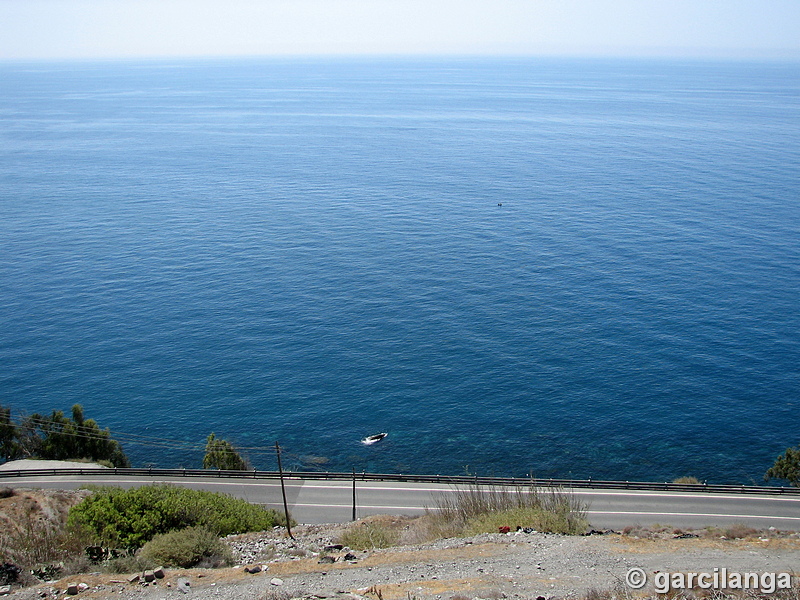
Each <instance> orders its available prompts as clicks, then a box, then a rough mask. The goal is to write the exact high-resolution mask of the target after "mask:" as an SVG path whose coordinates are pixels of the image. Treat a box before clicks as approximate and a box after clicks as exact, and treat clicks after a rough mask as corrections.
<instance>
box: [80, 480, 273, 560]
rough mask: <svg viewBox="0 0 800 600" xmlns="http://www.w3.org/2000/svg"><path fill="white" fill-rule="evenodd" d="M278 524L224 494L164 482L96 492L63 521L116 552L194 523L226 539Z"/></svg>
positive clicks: (270, 514)
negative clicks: (128, 488) (230, 535)
mask: <svg viewBox="0 0 800 600" xmlns="http://www.w3.org/2000/svg"><path fill="white" fill-rule="evenodd" d="M280 522H281V518H280V517H279V515H278V513H276V512H275V511H274V510H270V509H265V508H261V507H260V506H256V505H253V504H250V503H248V502H246V501H244V500H240V499H238V498H233V497H231V496H228V495H226V494H219V493H215V492H204V491H197V490H190V489H186V488H179V487H176V486H172V485H164V484H159V485H148V486H143V487H139V488H133V489H130V490H123V489H120V488H113V487H107V488H99V489H98V490H97V491H95V493H94V494H92V495H91V496H89V497H88V498H86V499H84V500H83V501H82V502H81V503H80V504H78V505H76V506H74V507H73V508H72V509H71V510H70V513H69V519H68V523H70V524H71V525H74V526H76V527H82V528H83V529H85V530H86V531H88V532H89V533H90V534H91V535H92V536H93V538H94V539H95V541H96V542H97V543H98V544H101V545H104V546H112V547H116V548H140V547H141V546H143V545H144V544H145V543H146V542H148V541H150V540H151V539H153V537H154V536H156V535H158V534H161V533H168V532H170V531H174V530H177V529H184V528H186V527H193V526H196V525H202V526H204V527H206V528H207V529H209V530H210V531H212V532H213V533H214V534H215V535H219V536H225V535H229V534H233V533H245V532H248V531H263V530H265V529H271V528H272V527H274V526H275V525H277V524H280Z"/></svg>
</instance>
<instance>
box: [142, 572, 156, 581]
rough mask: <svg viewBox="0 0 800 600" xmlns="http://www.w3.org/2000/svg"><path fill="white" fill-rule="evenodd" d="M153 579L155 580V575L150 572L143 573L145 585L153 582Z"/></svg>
mask: <svg viewBox="0 0 800 600" xmlns="http://www.w3.org/2000/svg"><path fill="white" fill-rule="evenodd" d="M155 579H156V574H155V573H153V572H152V571H145V572H144V580H145V581H146V582H147V583H150V582H151V581H155Z"/></svg>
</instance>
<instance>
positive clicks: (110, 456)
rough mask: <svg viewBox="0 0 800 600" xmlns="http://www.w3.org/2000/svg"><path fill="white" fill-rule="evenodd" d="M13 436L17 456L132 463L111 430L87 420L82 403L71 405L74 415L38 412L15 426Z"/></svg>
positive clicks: (124, 465)
mask: <svg viewBox="0 0 800 600" xmlns="http://www.w3.org/2000/svg"><path fill="white" fill-rule="evenodd" d="M9 420H10V418H9ZM0 423H2V415H0ZM0 436H2V433H0ZM14 438H15V444H16V449H17V453H16V456H32V457H38V458H44V459H49V460H74V459H87V460H92V461H101V460H104V461H109V462H110V463H111V464H113V465H114V466H115V467H128V466H130V462H129V461H128V457H127V456H125V453H124V452H123V451H122V447H121V446H120V444H119V442H117V441H116V440H113V439H111V432H110V431H109V430H108V429H100V426H99V425H98V424H97V422H96V421H95V420H94V419H86V418H85V417H84V415H83V407H82V406H81V405H80V404H75V405H74V406H73V407H72V417H71V418H70V417H67V416H65V415H64V413H63V412H62V411H60V410H55V411H53V413H52V414H51V415H50V416H49V417H45V416H43V415H40V414H38V413H34V414H32V415H30V416H29V417H26V418H25V419H24V420H23V421H22V423H21V425H20V426H19V427H17V428H15V431H14ZM0 441H2V437H0ZM16 456H15V457H16Z"/></svg>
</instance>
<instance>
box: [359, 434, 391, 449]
mask: <svg viewBox="0 0 800 600" xmlns="http://www.w3.org/2000/svg"><path fill="white" fill-rule="evenodd" d="M387 435H389V434H388V433H376V434H375V435H370V436H368V437H365V438H364V439H363V440H361V443H362V444H364V445H365V446H371V445H372V444H377V443H378V442H380V441H381V440H382V439H383V438H385V437H386V436H387Z"/></svg>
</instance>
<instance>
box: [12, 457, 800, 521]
mask: <svg viewBox="0 0 800 600" xmlns="http://www.w3.org/2000/svg"><path fill="white" fill-rule="evenodd" d="M154 482H164V483H172V484H175V485H179V486H185V487H189V488H192V489H198V490H201V489H202V490H210V491H215V492H224V493H226V494H230V495H232V496H235V497H238V498H243V499H245V500H247V501H249V502H253V503H256V504H263V505H266V506H269V507H272V508H275V509H278V510H283V503H282V498H281V486H280V481H278V480H273V479H252V478H250V479H248V478H241V479H238V478H214V477H163V476H152V477H148V476H125V475H122V476H120V475H116V476H115V475H103V474H102V471H100V472H99V473H98V474H97V475H94V474H93V475H86V474H84V475H59V476H57V477H56V476H27V475H23V476H21V477H13V478H8V479H5V478H4V479H0V486H9V487H17V488H19V487H37V488H62V489H71V488H78V487H84V486H87V485H115V486H120V487H125V488H129V487H136V486H141V485H147V484H150V483H154ZM569 491H570V492H571V493H573V494H575V496H576V497H577V498H579V499H580V500H582V501H583V502H584V503H585V504H586V505H587V506H588V507H589V511H588V516H589V520H590V522H591V524H592V526H593V527H594V528H596V529H606V528H610V529H616V530H619V529H622V528H624V527H625V526H627V525H637V524H640V525H650V524H653V523H659V524H661V525H669V526H672V527H682V528H690V527H704V526H709V525H713V526H720V527H726V526H730V525H732V524H735V523H742V524H745V525H747V526H750V527H754V528H758V529H764V528H768V527H775V528H777V529H787V530H795V531H800V496H799V495H786V496H777V495H763V496H762V495H752V494H736V493H730V494H727V493H726V494H716V493H708V492H696V493H692V492H669V491H666V492H665V491H640V490H592V489H583V488H581V489H573V490H569ZM450 493H453V488H452V487H451V486H449V485H442V484H430V483H408V482H404V483H394V482H376V481H357V482H356V515H357V517H359V518H360V517H365V516H368V515H374V514H396V515H419V514H422V513H423V512H424V510H425V507H426V506H427V507H433V506H434V505H435V501H436V497H437V496H439V495H441V494H450ZM286 495H287V502H288V505H289V510H290V512H291V514H292V516H293V517H294V519H295V520H296V521H298V522H299V523H337V522H345V521H349V520H350V519H351V518H352V514H353V486H352V482H351V481H339V480H301V479H296V478H291V477H290V478H287V479H286Z"/></svg>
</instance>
